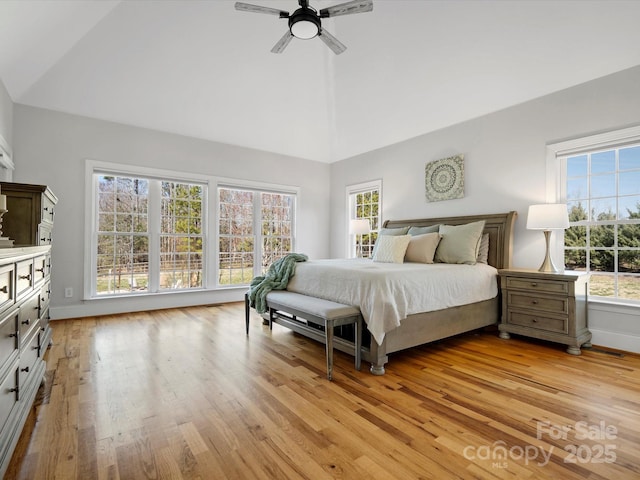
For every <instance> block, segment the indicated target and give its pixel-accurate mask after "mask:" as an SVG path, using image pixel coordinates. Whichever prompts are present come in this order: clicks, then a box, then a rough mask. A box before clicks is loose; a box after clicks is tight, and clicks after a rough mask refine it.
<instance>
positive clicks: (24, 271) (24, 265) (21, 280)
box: [16, 258, 33, 298]
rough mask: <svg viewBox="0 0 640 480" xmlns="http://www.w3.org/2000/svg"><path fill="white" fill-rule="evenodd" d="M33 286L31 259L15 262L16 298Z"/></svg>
mask: <svg viewBox="0 0 640 480" xmlns="http://www.w3.org/2000/svg"><path fill="white" fill-rule="evenodd" d="M32 287H33V259H32V258H30V259H29V260H23V261H22V262H18V263H16V298H19V297H20V296H21V295H22V294H23V293H25V292H27V291H28V290H30V289H31V288H32Z"/></svg>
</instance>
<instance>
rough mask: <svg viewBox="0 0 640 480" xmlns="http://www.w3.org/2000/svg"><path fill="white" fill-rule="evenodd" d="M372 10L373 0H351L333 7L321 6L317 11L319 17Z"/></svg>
mask: <svg viewBox="0 0 640 480" xmlns="http://www.w3.org/2000/svg"><path fill="white" fill-rule="evenodd" d="M372 10H373V0H353V1H351V2H346V3H341V4H339V5H334V6H333V7H327V8H323V9H322V10H320V11H319V12H318V14H319V15H320V17H321V18H325V17H337V16H338V15H350V14H352V13H363V12H370V11H372Z"/></svg>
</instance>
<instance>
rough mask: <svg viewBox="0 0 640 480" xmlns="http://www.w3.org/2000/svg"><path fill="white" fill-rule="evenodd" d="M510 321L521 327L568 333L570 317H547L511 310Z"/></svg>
mask: <svg viewBox="0 0 640 480" xmlns="http://www.w3.org/2000/svg"><path fill="white" fill-rule="evenodd" d="M508 322H509V323H511V324H513V325H520V326H521V327H528V328H536V329H538V330H546V331H548V332H557V333H567V332H568V331H569V330H568V328H569V321H568V318H554V317H545V316H542V315H533V314H531V313H522V312H513V311H509V320H508Z"/></svg>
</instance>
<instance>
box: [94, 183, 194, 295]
mask: <svg viewBox="0 0 640 480" xmlns="http://www.w3.org/2000/svg"><path fill="white" fill-rule="evenodd" d="M92 184H93V187H92V188H93V194H94V200H95V202H94V204H95V207H96V211H95V215H94V225H93V228H94V232H95V235H93V236H92V238H94V239H95V240H94V241H93V242H92V246H91V249H92V259H93V265H92V282H91V283H92V285H91V291H90V295H91V296H92V297H106V296H113V295H126V294H134V293H155V292H159V291H171V290H173V291H175V290H187V289H194V288H202V287H203V284H204V278H203V258H204V249H203V243H204V234H203V232H204V230H203V218H204V199H205V193H206V186H205V184H201V183H187V182H183V181H175V180H171V179H157V178H151V177H143V176H132V175H125V174H118V173H113V172H94V173H93V182H92Z"/></svg>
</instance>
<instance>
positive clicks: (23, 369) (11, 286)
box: [0, 182, 58, 477]
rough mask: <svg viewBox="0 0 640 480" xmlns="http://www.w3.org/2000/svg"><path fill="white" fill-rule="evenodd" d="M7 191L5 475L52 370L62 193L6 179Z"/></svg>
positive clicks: (2, 345)
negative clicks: (55, 235)
mask: <svg viewBox="0 0 640 480" xmlns="http://www.w3.org/2000/svg"><path fill="white" fill-rule="evenodd" d="M0 191H1V193H2V194H3V195H6V197H7V212H6V213H5V214H4V215H3V217H2V235H3V236H5V237H9V238H10V239H12V240H13V241H14V245H15V246H14V247H12V248H0V477H2V476H3V475H4V473H5V471H6V469H7V466H8V464H9V461H10V460H11V456H12V454H13V451H14V449H15V446H16V444H17V442H18V439H19V438H20V434H21V433H22V428H23V427H24V424H25V421H26V419H27V417H28V415H29V412H30V411H31V408H32V406H33V401H34V398H35V396H36V393H37V391H38V388H39V387H40V385H41V383H42V381H43V379H44V373H45V370H46V364H45V361H44V355H45V352H46V350H47V348H48V346H49V344H50V342H51V333H52V331H51V327H50V326H49V299H50V296H51V242H52V230H53V219H54V207H55V205H56V202H57V201H58V199H57V198H56V196H55V195H54V194H53V192H52V191H51V190H50V189H49V188H48V187H46V186H44V185H29V184H23V183H8V182H0Z"/></svg>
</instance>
